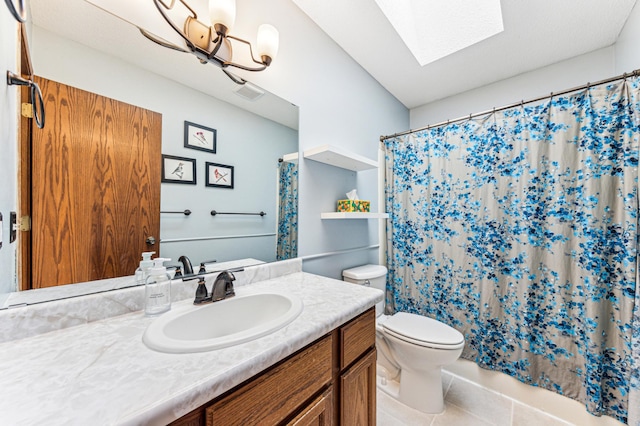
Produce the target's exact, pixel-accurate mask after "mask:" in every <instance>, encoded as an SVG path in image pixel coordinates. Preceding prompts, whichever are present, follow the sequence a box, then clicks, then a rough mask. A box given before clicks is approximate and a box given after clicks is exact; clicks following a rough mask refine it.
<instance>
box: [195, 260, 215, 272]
mask: <svg viewBox="0 0 640 426" xmlns="http://www.w3.org/2000/svg"><path fill="white" fill-rule="evenodd" d="M215 262H217V260H216V259H213V260H205V261H203V262H200V270H199V271H198V273H199V274H206V273H207V268H206V267H205V265H206V264H208V263H215Z"/></svg>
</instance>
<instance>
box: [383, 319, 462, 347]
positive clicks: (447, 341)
mask: <svg viewBox="0 0 640 426" xmlns="http://www.w3.org/2000/svg"><path fill="white" fill-rule="evenodd" d="M382 327H384V328H385V329H386V330H388V331H390V332H392V333H393V334H394V335H396V336H397V337H399V338H402V336H404V337H406V338H408V339H411V340H414V341H418V342H424V343H435V344H438V345H459V344H461V343H462V342H464V336H463V335H462V333H460V332H459V331H458V330H456V329H455V328H453V327H449V326H448V325H447V324H444V323H441V322H440V321H436V320H434V319H431V318H427V317H423V316H420V315H416V314H409V313H406V312H398V313H397V314H395V315H393V316H391V318H388V319H387V321H385V322H384V323H383V324H382Z"/></svg>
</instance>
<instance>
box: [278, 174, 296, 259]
mask: <svg viewBox="0 0 640 426" xmlns="http://www.w3.org/2000/svg"><path fill="white" fill-rule="evenodd" d="M279 168H280V173H279V179H278V237H277V238H278V241H277V247H276V259H277V260H285V259H292V258H294V257H297V256H298V166H297V165H296V164H295V163H290V162H282V163H280V164H279Z"/></svg>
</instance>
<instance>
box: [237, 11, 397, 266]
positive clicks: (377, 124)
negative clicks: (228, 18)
mask: <svg viewBox="0 0 640 426" xmlns="http://www.w3.org/2000/svg"><path fill="white" fill-rule="evenodd" d="M272 4H276V5H277V8H278V9H279V8H281V7H282V8H287V11H288V13H287V14H286V16H279V15H278V16H276V15H274V14H273V13H271V6H272ZM244 7H247V8H248V7H250V12H249V11H248V10H243V8H244ZM248 13H250V14H251V15H252V16H256V19H255V20H256V21H260V20H264V21H265V22H270V23H272V24H273V25H275V26H276V27H277V28H278V30H279V31H280V43H281V46H280V51H279V53H278V57H277V59H276V61H274V64H273V65H272V67H270V69H269V71H268V72H264V73H259V74H256V75H255V76H251V79H252V80H253V81H255V82H256V83H257V84H258V85H260V86H261V87H264V88H265V89H267V90H270V91H272V92H274V93H277V94H279V95H280V96H282V97H284V98H285V99H288V100H290V101H291V102H293V103H294V104H296V105H298V106H299V107H300V149H301V151H304V150H306V149H309V148H313V147H316V146H318V145H323V144H332V145H337V146H340V147H343V148H346V149H348V150H351V151H353V152H355V153H357V154H360V155H363V156H366V157H368V158H370V159H373V160H376V159H377V158H378V148H379V145H380V142H379V138H380V136H381V135H388V134H391V133H395V132H397V131H402V130H405V129H407V128H409V112H408V109H407V108H406V107H405V106H404V105H402V104H401V103H400V102H399V101H398V100H397V99H395V98H394V97H393V96H392V95H391V94H390V93H389V92H387V91H386V90H385V89H384V88H383V87H382V86H381V85H380V84H379V83H378V82H377V81H376V80H374V79H373V77H371V76H370V75H369V74H368V73H367V72H366V71H365V70H364V69H362V68H361V67H360V66H359V65H358V64H357V63H356V62H355V61H354V60H353V59H352V58H351V57H349V56H348V55H347V54H346V53H345V52H344V51H343V50H342V49H341V48H340V47H339V46H338V45H337V44H336V43H335V42H334V41H333V40H331V39H330V38H329V37H328V36H327V35H326V34H325V33H324V32H323V31H322V30H321V29H320V28H319V27H317V26H316V24H315V23H314V22H313V21H311V20H310V19H309V18H308V17H307V16H306V15H305V14H304V13H303V12H302V11H301V10H300V9H298V8H297V7H296V6H295V5H293V3H292V2H290V1H288V0H273V1H269V2H265V1H258V0H254V1H249V2H246V1H245V2H238V16H246V15H247V14H248ZM254 24H257V22H256V23H254ZM256 26H257V25H256ZM389 66H392V65H391V64H390V65H389ZM401 72H402V70H398V78H402V75H401ZM353 188H357V189H358V193H359V195H360V197H361V198H363V199H370V200H371V201H372V209H374V210H375V209H377V208H378V206H379V205H380V203H381V202H382V201H381V200H378V195H377V194H378V192H377V191H378V178H377V173H376V172H375V171H367V172H362V173H358V174H356V173H353V172H350V171H346V170H342V169H337V168H334V167H331V166H327V165H324V164H320V163H316V162H313V161H311V160H304V161H302V162H301V164H300V250H299V254H300V255H301V256H303V257H304V256H309V255H316V254H322V253H326V252H332V251H339V250H347V249H352V248H358V247H366V246H369V245H373V244H378V243H379V232H378V225H379V222H378V221H377V220H331V221H326V220H324V221H323V220H321V219H320V213H322V212H327V211H335V208H336V200H338V199H342V198H344V196H345V193H346V192H347V191H350V190H351V189H353ZM378 256H379V253H378V250H365V251H360V252H354V253H349V254H343V255H339V256H331V257H324V258H319V259H315V260H309V261H305V262H304V263H303V269H304V270H305V271H308V272H313V273H317V274H321V275H325V276H329V277H333V278H340V277H341V271H342V269H344V268H346V267H352V266H356V265H360V264H363V263H378Z"/></svg>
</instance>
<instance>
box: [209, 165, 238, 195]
mask: <svg viewBox="0 0 640 426" xmlns="http://www.w3.org/2000/svg"><path fill="white" fill-rule="evenodd" d="M206 175H207V181H206V182H205V185H206V186H212V187H215V188H229V189H233V166H226V165H224V164H216V163H209V162H207V173H206Z"/></svg>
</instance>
